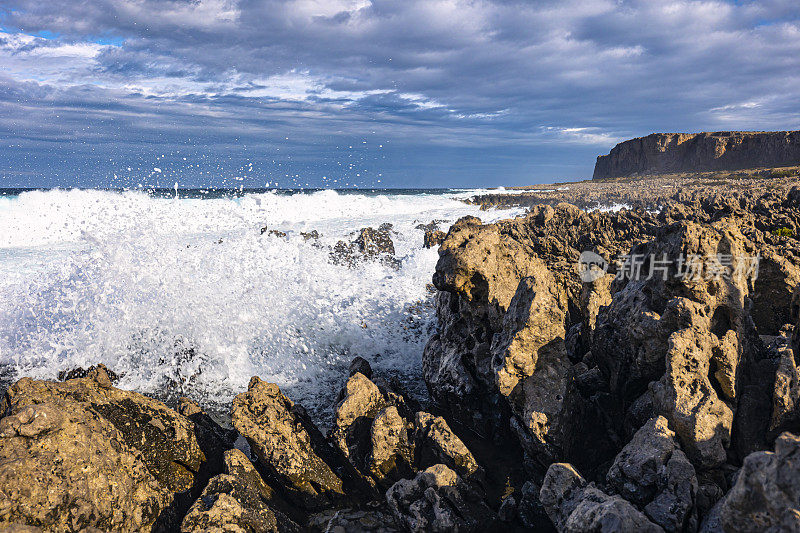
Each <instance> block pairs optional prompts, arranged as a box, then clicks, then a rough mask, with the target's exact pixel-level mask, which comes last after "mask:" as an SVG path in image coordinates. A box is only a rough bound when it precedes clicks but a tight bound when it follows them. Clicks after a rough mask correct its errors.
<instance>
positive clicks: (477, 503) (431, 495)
mask: <svg viewBox="0 0 800 533" xmlns="http://www.w3.org/2000/svg"><path fill="white" fill-rule="evenodd" d="M386 501H387V503H388V504H389V508H390V509H391V510H392V512H393V514H394V516H395V519H396V520H397V522H398V523H399V524H401V525H402V527H403V529H405V530H406V531H411V532H426V531H442V532H444V531H464V532H469V531H475V532H479V531H480V532H482V531H490V530H492V528H497V527H500V524H501V522H500V521H499V519H498V518H497V515H496V514H495V513H494V512H493V511H492V510H491V509H490V508H489V507H488V506H487V505H486V503H485V502H484V501H483V496H482V495H481V494H480V492H478V491H477V490H476V489H475V488H473V487H472V486H470V485H469V484H468V483H467V482H465V481H463V480H462V479H461V478H460V477H459V476H458V474H456V473H455V472H454V471H453V470H451V469H449V468H447V467H446V466H445V465H434V466H431V467H430V468H428V469H426V470H425V471H423V472H420V473H418V474H417V476H416V477H415V478H414V479H413V480H410V479H403V480H400V481H398V482H397V483H395V484H394V485H393V486H392V487H391V488H390V489H389V490H388V491H387V492H386Z"/></svg>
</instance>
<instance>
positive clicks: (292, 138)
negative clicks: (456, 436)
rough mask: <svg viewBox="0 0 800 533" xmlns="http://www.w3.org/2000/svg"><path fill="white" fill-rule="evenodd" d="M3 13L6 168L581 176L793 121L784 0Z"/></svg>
mask: <svg viewBox="0 0 800 533" xmlns="http://www.w3.org/2000/svg"><path fill="white" fill-rule="evenodd" d="M0 13H2V17H0V23H2V25H3V27H4V28H5V29H4V30H3V33H2V34H0V55H2V60H3V62H4V65H5V66H6V68H5V69H4V72H5V74H4V76H5V77H4V78H0V109H2V112H3V114H2V116H0V135H1V136H2V139H3V143H4V144H7V145H8V146H9V147H10V148H9V149H8V150H7V151H4V153H6V154H8V155H7V157H4V158H3V159H4V160H5V162H2V161H0V175H5V176H7V179H11V180H14V179H16V180H19V179H22V178H20V176H22V175H24V176H25V179H26V180H32V179H33V180H34V181H35V180H39V181H40V182H42V183H49V182H55V181H58V180H62V181H63V180H67V181H68V180H69V179H75V178H74V175H75V174H76V169H80V170H81V171H86V167H87V165H88V166H91V168H92V169H93V170H92V172H93V174H91V175H90V176H89V177H87V178H83V179H93V180H95V181H96V182H97V183H100V184H102V183H103V180H106V179H108V176H113V175H114V174H115V173H116V174H117V176H118V177H119V176H120V172H121V171H120V168H124V169H125V172H128V173H129V174H130V175H129V176H128V178H126V179H131V180H134V181H135V180H141V179H149V176H147V175H145V174H147V168H146V167H147V165H150V164H151V162H152V160H153V159H154V158H156V157H158V154H159V153H160V152H170V153H173V154H174V153H176V152H177V151H179V150H181V151H182V152H181V153H183V154H186V153H189V152H191V155H192V157H199V155H198V154H203V157H205V159H204V160H205V161H207V160H210V159H209V158H211V157H212V156H213V157H217V158H218V160H219V163H218V164H219V167H220V168H219V169H217V172H218V173H220V174H224V175H226V176H227V175H234V174H235V173H236V172H239V171H240V169H241V167H242V165H243V163H242V162H243V161H244V162H247V161H251V162H252V161H256V162H258V163H259V164H258V165H255V166H256V167H257V168H259V169H260V170H259V171H257V172H256V171H254V172H255V174H251V175H248V176H247V179H250V180H252V181H253V184H255V183H257V182H259V183H260V182H261V181H266V180H267V179H268V178H270V179H273V181H274V179H276V177H279V176H282V177H283V178H286V180H288V182H287V181H286V180H284V183H287V184H290V183H292V182H294V183H298V184H306V183H310V184H313V183H321V181H320V180H321V179H322V176H325V177H326V179H328V178H329V177H330V176H331V175H336V176H337V178H336V179H337V180H338V179H341V180H345V181H347V182H348V183H361V184H364V185H373V184H377V182H378V180H379V179H380V180H381V184H382V185H387V184H388V185H394V186H404V185H408V184H411V183H414V184H417V185H421V184H427V185H431V186H433V185H459V184H464V185H470V186H471V185H480V184H495V185H496V184H515V183H527V182H534V181H542V180H553V179H566V178H577V177H585V176H588V175H589V174H590V173H591V168H592V165H593V162H594V156H595V155H597V154H598V153H603V152H605V151H607V150H608V149H609V148H610V147H611V146H612V145H613V144H614V143H615V142H617V141H618V140H620V139H622V138H627V137H630V136H635V135H642V134H646V133H649V132H651V131H694V130H709V129H713V130H717V129H789V128H796V127H797V123H798V118H800V109H798V107H797V104H796V102H797V101H799V100H798V97H800V84H799V83H798V82H799V81H800V79H799V78H800V6H798V4H797V2H796V1H794V0H792V1H788V0H787V1H780V0H770V1H762V2H724V1H711V0H707V1H703V0H697V1H688V0H681V1H666V2H658V3H656V2H649V1H645V0H638V1H612V0H586V1H576V0H572V1H566V2H563V1H559V2H557V1H544V2H528V1H521V0H519V1H517V0H494V1H488V0H485V1H475V0H471V1H467V0H435V1H430V0H424V1H423V0H406V1H403V2H397V1H395V0H372V1H369V0H293V1H279V0H267V1H264V0H97V1H95V2H74V1H72V0H49V1H48V2H41V1H40V0H0ZM381 145H383V146H381ZM351 147H357V148H351ZM162 155H163V154H162ZM175 157H177V156H175ZM183 157H187V156H185V155H183V156H180V157H179V158H178V159H176V161H183ZM134 160H135V161H141V162H142V163H141V165H139V166H141V167H142V169H143V170H142V171H141V172H140V173H139V174H138V175H136V173H135V172H133V171H127V168H128V166H129V165H128V163H127V162H126V161H134ZM186 160H187V161H189V157H187V159H186ZM355 160H357V161H360V163H359V164H360V165H361V166H363V167H365V168H363V169H361V170H362V171H363V172H355V171H354V168H355V167H352V168H351V167H350V165H353V164H354V163H353V162H352V161H355ZM54 161H62V163H59V164H58V165H56V164H54V163H53V162H54ZM145 162H147V164H145ZM245 165H246V163H245ZM21 166H25V167H26V168H25V169H24V171H23V170H22V169H21V168H20V167H21ZM179 166H180V165H179ZM357 166H358V165H356V167H357ZM131 168H134V167H131ZM176 168H177V167H176ZM287 169H289V170H288V171H287ZM426 169H427V174H426ZM175 172H176V173H177V172H182V173H184V174H183V175H184V176H185V177H186V179H189V180H196V181H197V183H201V182H204V181H208V180H213V179H223V178H222V177H219V176H214V175H213V173H212V175H209V174H207V172H208V171H207V170H204V171H202V172H203V174H200V171H199V170H198V168H196V167H195V166H194V165H193V164H192V163H191V162H187V163H186V164H185V165H183V166H182V170H180V171H179V170H177V169H176V170H175ZM256 174H257V175H256ZM358 174H360V175H358ZM30 176H35V177H36V178H31V177H30ZM240 177H241V176H240ZM48 180H49V181H48ZM292 180H293V181H292ZM15 184H18V181H17V182H15Z"/></svg>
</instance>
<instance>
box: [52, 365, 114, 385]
mask: <svg viewBox="0 0 800 533" xmlns="http://www.w3.org/2000/svg"><path fill="white" fill-rule="evenodd" d="M89 374H93V375H96V378H95V379H99V380H102V381H103V382H106V378H108V380H107V382H108V383H110V384H112V385H114V384H116V383H117V381H119V376H118V375H117V374H116V373H114V372H113V371H111V370H110V369H108V368H107V367H106V365H103V364H99V365H94V366H90V367H89V368H83V367H80V366H79V367H77V368H73V369H72V370H62V371H61V372H59V373H58V381H67V380H70V379H75V378H85V377H86V376H88V375H89Z"/></svg>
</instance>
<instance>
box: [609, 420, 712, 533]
mask: <svg viewBox="0 0 800 533" xmlns="http://www.w3.org/2000/svg"><path fill="white" fill-rule="evenodd" d="M606 479H607V480H608V483H609V484H610V485H611V486H612V487H613V488H614V489H615V490H616V491H617V492H618V493H619V494H620V495H621V496H622V497H623V498H625V499H626V500H628V501H630V502H631V503H633V504H634V505H636V506H637V507H639V508H640V509H641V510H643V511H644V513H645V514H646V515H647V516H648V518H650V520H652V521H653V522H655V523H656V524H658V525H660V526H661V527H662V528H664V530H665V531H675V532H680V531H685V530H689V531H691V530H694V529H696V528H697V517H696V516H695V515H694V504H695V498H696V494H697V489H698V483H697V476H696V474H695V470H694V467H693V466H692V464H691V463H690V462H689V461H688V460H687V459H686V456H685V455H684V454H683V452H682V451H681V450H680V448H679V446H678V444H677V442H676V441H675V433H674V432H673V431H671V430H670V429H669V427H668V425H667V419H666V418H664V417H661V416H660V417H657V418H653V419H651V420H650V421H648V422H647V423H646V424H645V425H644V426H643V427H642V428H641V429H639V431H637V432H636V434H635V435H634V437H633V439H632V440H631V441H630V442H629V443H628V444H627V445H625V447H624V448H623V449H622V451H621V452H620V453H619V455H617V457H616V459H615V460H614V463H613V464H612V466H611V468H610V469H609V471H608V474H607V476H606Z"/></svg>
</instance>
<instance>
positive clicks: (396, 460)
mask: <svg viewBox="0 0 800 533" xmlns="http://www.w3.org/2000/svg"><path fill="white" fill-rule="evenodd" d="M366 462H367V468H366V470H368V472H369V474H370V475H371V476H372V477H373V479H375V481H376V482H377V483H378V485H379V486H380V487H381V488H382V489H384V490H385V489H388V488H389V487H391V486H392V484H394V483H395V482H396V481H398V480H400V479H402V478H410V477H413V473H414V467H413V465H414V443H413V441H412V440H411V439H409V431H408V428H407V422H406V420H405V419H404V418H403V417H401V416H400V413H399V411H398V410H397V407H395V406H394V405H390V406H389V407H386V408H384V409H383V410H382V411H381V412H379V413H378V415H377V416H376V417H375V419H374V420H373V421H372V425H371V427H370V451H369V455H368V456H367V457H366Z"/></svg>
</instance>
